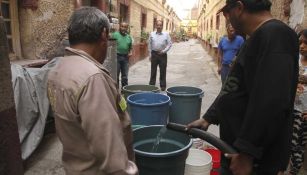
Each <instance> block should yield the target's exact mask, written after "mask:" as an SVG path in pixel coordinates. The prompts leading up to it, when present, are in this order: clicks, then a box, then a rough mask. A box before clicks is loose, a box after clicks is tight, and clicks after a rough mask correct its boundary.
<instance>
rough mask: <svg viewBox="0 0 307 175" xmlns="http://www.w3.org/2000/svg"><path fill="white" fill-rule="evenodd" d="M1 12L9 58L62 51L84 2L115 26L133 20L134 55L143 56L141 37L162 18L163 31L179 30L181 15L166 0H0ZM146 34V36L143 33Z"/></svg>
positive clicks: (42, 56) (47, 56) (44, 56)
mask: <svg viewBox="0 0 307 175" xmlns="http://www.w3.org/2000/svg"><path fill="white" fill-rule="evenodd" d="M0 5H1V8H0V9H1V10H0V15H1V16H3V18H4V20H5V24H6V28H7V37H8V41H9V48H10V60H24V59H50V58H53V57H55V56H59V55H61V54H62V53H63V45H64V44H63V43H64V41H65V40H67V22H68V19H69V17H70V15H71V14H72V12H73V11H74V10H75V9H76V8H79V7H82V6H95V7H97V8H99V9H101V10H102V11H103V12H104V13H106V14H107V15H108V16H109V17H110V19H111V21H112V26H113V29H118V26H119V23H120V22H122V21H126V22H128V23H129V24H130V34H131V35H132V37H133V40H134V58H137V57H140V52H139V50H140V43H141V40H142V39H141V38H144V36H146V35H142V34H147V33H148V32H151V31H153V30H154V22H155V21H156V20H162V21H163V22H164V31H168V32H170V33H173V32H175V31H176V30H179V27H180V22H181V21H180V19H179V18H178V16H177V15H176V13H175V12H174V11H173V9H172V8H171V7H170V6H169V5H167V4H166V1H165V0H146V1H143V0H52V1H50V0H20V1H19V3H17V1H16V0H0ZM142 36H143V37H142Z"/></svg>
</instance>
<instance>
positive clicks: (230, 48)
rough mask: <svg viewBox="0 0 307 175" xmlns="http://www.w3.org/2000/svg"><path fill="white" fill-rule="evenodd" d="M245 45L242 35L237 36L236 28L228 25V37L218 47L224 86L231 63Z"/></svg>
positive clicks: (219, 69) (219, 64)
mask: <svg viewBox="0 0 307 175" xmlns="http://www.w3.org/2000/svg"><path fill="white" fill-rule="evenodd" d="M243 43H244V39H243V38H242V37H241V36H240V35H236V33H235V30H234V28H233V27H232V26H231V24H228V25H227V36H225V37H223V38H222V39H221V41H220V42H219V45H218V74H220V75H221V80H222V84H224V82H225V80H226V77H227V75H228V72H229V69H230V66H231V63H232V62H233V60H234V58H235V57H236V55H237V53H238V51H239V50H240V48H241V46H242V44H243Z"/></svg>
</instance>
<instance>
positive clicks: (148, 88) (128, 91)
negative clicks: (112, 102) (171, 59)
mask: <svg viewBox="0 0 307 175" xmlns="http://www.w3.org/2000/svg"><path fill="white" fill-rule="evenodd" d="M141 92H154V93H157V92H160V89H159V88H158V87H156V86H153V85H140V84H135V85H127V86H124V87H123V90H122V93H123V95H124V97H125V99H127V98H128V96H129V95H132V94H136V93H141Z"/></svg>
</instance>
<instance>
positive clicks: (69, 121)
mask: <svg viewBox="0 0 307 175" xmlns="http://www.w3.org/2000/svg"><path fill="white" fill-rule="evenodd" d="M68 35H69V37H68V38H69V42H70V47H68V48H66V53H65V56H64V57H61V58H59V59H58V63H57V64H56V66H55V67H54V68H53V69H52V70H51V71H50V73H49V75H48V98H49V101H50V104H51V108H52V111H53V114H54V118H55V126H56V132H57V135H58V136H59V139H60V141H61V142H62V144H63V153H62V161H63V164H64V169H65V172H66V174H67V175H76V174H87V175H113V174H120V175H137V174H138V169H137V167H136V165H135V163H134V162H133V160H134V152H133V148H132V130H131V123H130V118H129V116H128V114H127V112H126V104H125V100H124V98H123V97H121V95H120V93H119V91H118V89H117V87H116V82H115V81H114V80H113V79H112V78H111V76H110V74H109V72H108V71H107V70H106V69H105V68H104V67H103V66H102V63H103V62H104V60H105V58H106V53H107V46H108V36H109V21H108V18H107V16H106V15H105V14H104V13H103V12H101V11H100V10H99V9H97V8H94V7H83V8H80V9H78V10H76V11H74V13H73V14H72V16H71V17H70V21H69V24H68Z"/></svg>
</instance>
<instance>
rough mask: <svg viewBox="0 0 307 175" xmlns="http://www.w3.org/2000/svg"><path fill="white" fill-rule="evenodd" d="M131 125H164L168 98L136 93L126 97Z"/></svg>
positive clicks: (168, 102) (168, 104)
mask: <svg viewBox="0 0 307 175" xmlns="http://www.w3.org/2000/svg"><path fill="white" fill-rule="evenodd" d="M127 101H128V106H129V110H128V112H129V114H130V117H131V120H132V125H166V123H167V121H168V114H169V106H170V98H169V97H168V96H167V95H163V94H159V93H150V92H149V93H138V94H133V95H130V96H128V98H127Z"/></svg>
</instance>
